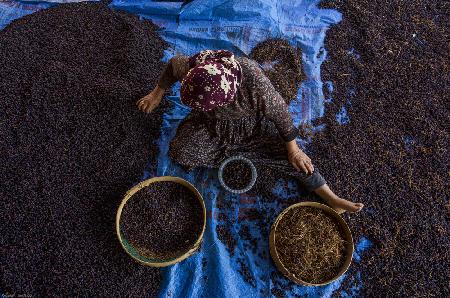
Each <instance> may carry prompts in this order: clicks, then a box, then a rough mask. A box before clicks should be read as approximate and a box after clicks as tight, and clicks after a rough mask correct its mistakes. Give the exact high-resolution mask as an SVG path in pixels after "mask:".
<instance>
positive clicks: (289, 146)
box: [286, 139, 302, 152]
mask: <svg viewBox="0 0 450 298" xmlns="http://www.w3.org/2000/svg"><path fill="white" fill-rule="evenodd" d="M286 149H287V151H288V152H296V151H299V150H300V151H302V150H301V149H300V147H298V145H297V142H296V141H295V139H293V140H292V141H290V142H287V143H286Z"/></svg>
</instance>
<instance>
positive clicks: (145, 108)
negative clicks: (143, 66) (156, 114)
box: [136, 86, 164, 113]
mask: <svg viewBox="0 0 450 298" xmlns="http://www.w3.org/2000/svg"><path fill="white" fill-rule="evenodd" d="M163 95H164V89H162V88H161V87H159V86H156V87H155V89H153V91H152V92H150V94H148V95H146V96H144V97H143V98H141V99H139V100H138V101H137V102H136V105H137V106H138V108H139V110H141V111H142V112H144V113H150V112H151V111H153V110H154V109H155V108H156V107H157V106H158V105H159V103H160V102H161V99H162V98H163Z"/></svg>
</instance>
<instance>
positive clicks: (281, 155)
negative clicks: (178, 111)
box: [158, 56, 326, 190]
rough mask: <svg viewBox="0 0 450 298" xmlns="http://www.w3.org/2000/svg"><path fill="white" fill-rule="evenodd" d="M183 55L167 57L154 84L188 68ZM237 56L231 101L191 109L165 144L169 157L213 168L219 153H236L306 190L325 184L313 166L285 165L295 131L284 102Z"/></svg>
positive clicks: (166, 84) (253, 67) (168, 83)
mask: <svg viewBox="0 0 450 298" xmlns="http://www.w3.org/2000/svg"><path fill="white" fill-rule="evenodd" d="M188 59H189V57H187V56H175V57H174V58H172V59H170V62H169V64H168V65H167V67H166V69H165V70H164V72H163V74H162V75H161V77H160V80H159V83H158V84H159V85H160V86H161V87H162V88H164V89H168V88H170V87H171V86H172V85H173V84H174V83H175V82H177V81H181V80H182V79H183V78H184V76H185V75H186V74H187V72H188V71H189V63H188ZM237 60H238V62H239V63H240V65H241V68H242V75H243V79H242V83H241V86H240V88H239V90H238V91H237V93H236V98H235V100H234V101H233V103H230V104H228V105H226V106H223V107H218V108H216V109H214V110H212V111H209V112H196V111H192V112H191V113H190V114H189V115H188V116H187V117H186V118H185V119H184V120H183V122H182V123H181V124H180V125H179V126H178V129H177V133H176V136H175V137H174V139H173V140H172V142H171V144H170V150H169V155H170V156H171V158H172V159H173V160H175V161H177V162H178V163H180V164H181V165H183V166H185V167H187V168H193V167H218V166H219V165H220V163H221V162H222V161H223V160H224V159H225V158H227V157H229V156H232V155H242V156H246V157H248V158H249V159H251V160H252V161H253V163H255V165H256V166H257V168H258V166H264V167H268V168H270V169H271V171H272V170H273V171H274V172H278V173H281V174H284V175H287V176H290V177H293V178H295V179H298V180H299V181H300V182H301V183H302V184H303V185H304V186H305V188H306V189H308V190H314V189H316V188H318V187H319V186H322V185H323V184H325V183H326V181H325V179H324V178H323V177H322V176H321V175H320V173H319V171H318V170H317V167H315V171H314V173H313V174H312V175H308V174H306V173H304V172H300V171H296V170H295V169H294V167H293V166H292V165H291V164H290V162H289V161H288V159H287V151H286V146H285V145H284V142H288V141H292V140H294V139H295V138H296V136H297V134H298V131H297V129H296V128H295V127H294V125H293V122H292V118H291V115H290V113H289V111H288V107H287V104H286V103H285V101H284V100H283V98H282V97H281V96H280V94H279V93H278V92H277V91H276V90H275V88H274V87H273V85H272V84H271V82H270V80H269V79H268V78H267V77H266V76H265V75H264V73H263V71H262V70H261V68H260V67H259V65H258V64H257V63H256V62H255V61H253V60H250V59H248V58H237ZM283 141H284V142H283Z"/></svg>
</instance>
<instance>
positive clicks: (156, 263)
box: [116, 176, 206, 267]
mask: <svg viewBox="0 0 450 298" xmlns="http://www.w3.org/2000/svg"><path fill="white" fill-rule="evenodd" d="M160 181H171V182H175V183H178V184H181V185H183V186H185V187H186V188H188V189H189V190H190V191H192V192H193V193H194V194H195V196H196V198H197V199H198V200H199V202H200V204H201V206H202V213H203V216H202V217H203V227H202V232H201V233H200V235H199V236H198V238H197V240H196V241H195V243H194V244H193V245H192V246H191V247H190V248H189V249H187V250H186V251H185V252H182V253H181V254H180V255H178V256H176V257H174V258H171V259H164V260H163V259H158V258H149V257H145V256H142V255H141V254H139V252H138V251H137V250H136V249H135V248H134V247H133V246H132V245H131V243H130V242H128V241H127V239H125V237H124V236H123V234H122V233H121V231H120V217H121V215H122V210H123V207H124V206H125V204H126V203H127V201H128V200H129V199H130V198H131V197H132V196H133V195H134V194H135V193H136V192H138V191H139V190H141V189H142V188H144V187H147V186H149V185H150V184H152V183H155V182H160ZM205 227H206V208H205V202H204V201H203V197H202V195H201V194H200V193H199V192H198V190H197V189H196V188H195V187H194V186H193V185H192V184H190V183H189V182H187V181H186V180H184V179H181V178H179V177H171V176H162V177H155V178H151V179H147V180H145V181H142V182H141V183H139V184H137V185H136V186H134V187H133V188H132V189H130V190H129V191H128V192H127V193H126V194H125V197H124V198H123V200H122V203H121V204H120V206H119V209H118V210H117V215H116V234H117V237H118V238H119V241H120V244H121V245H122V247H123V249H124V250H125V251H126V253H127V254H128V255H129V256H130V257H132V258H133V259H135V260H136V261H138V262H139V263H141V264H143V265H146V266H150V267H166V266H170V265H173V264H175V263H178V262H181V261H183V260H184V259H186V258H188V257H190V256H191V255H192V254H193V253H195V252H196V251H197V249H198V248H199V247H200V244H201V242H202V239H203V234H204V232H205ZM150 254H151V252H150Z"/></svg>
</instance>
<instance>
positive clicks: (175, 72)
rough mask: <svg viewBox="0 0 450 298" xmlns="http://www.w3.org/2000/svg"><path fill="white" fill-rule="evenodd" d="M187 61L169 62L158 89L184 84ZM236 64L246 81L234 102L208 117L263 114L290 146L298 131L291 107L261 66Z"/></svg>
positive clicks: (242, 60) (249, 62) (244, 62)
mask: <svg viewBox="0 0 450 298" xmlns="http://www.w3.org/2000/svg"><path fill="white" fill-rule="evenodd" d="M188 59H189V57H187V56H175V57H173V58H172V59H170V61H169V64H168V65H167V67H166V69H165V71H164V72H163V74H162V76H161V77H160V80H159V85H160V86H161V87H162V88H164V89H168V88H170V87H171V86H172V85H173V84H174V83H175V82H176V81H181V80H182V79H183V77H184V76H185V75H186V74H187V72H188V71H189V62H188ZM236 60H237V61H238V62H239V64H240V65H241V68H242V73H243V80H242V84H241V87H240V88H239V90H238V92H237V93H236V96H235V100H234V102H233V103H231V104H229V105H226V106H223V107H218V108H216V109H214V110H213V111H211V112H207V113H206V114H208V116H209V117H215V118H217V119H221V118H227V119H230V117H231V118H241V117H245V116H251V115H258V114H261V115H263V116H265V117H266V118H267V119H269V120H270V121H272V122H274V123H275V125H276V127H277V129H278V132H279V133H280V135H281V137H282V138H283V140H284V141H286V142H289V141H292V140H293V139H295V138H296V136H297V134H298V130H297V128H296V127H295V126H294V125H293V123H292V118H291V115H290V113H289V111H288V106H287V104H286V102H285V101H284V99H283V98H282V97H281V95H280V94H279V93H278V92H277V91H276V90H275V88H274V87H273V85H272V83H271V82H270V80H269V79H268V78H267V77H266V76H265V75H264V73H263V72H262V70H261V68H260V67H259V65H258V64H257V63H256V62H255V61H253V60H251V59H248V58H237V59H236Z"/></svg>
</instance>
